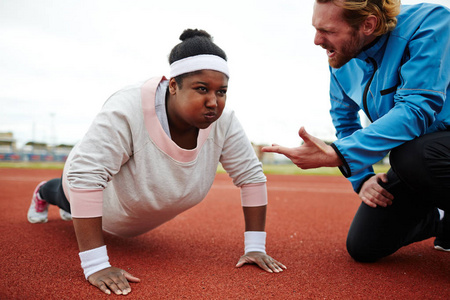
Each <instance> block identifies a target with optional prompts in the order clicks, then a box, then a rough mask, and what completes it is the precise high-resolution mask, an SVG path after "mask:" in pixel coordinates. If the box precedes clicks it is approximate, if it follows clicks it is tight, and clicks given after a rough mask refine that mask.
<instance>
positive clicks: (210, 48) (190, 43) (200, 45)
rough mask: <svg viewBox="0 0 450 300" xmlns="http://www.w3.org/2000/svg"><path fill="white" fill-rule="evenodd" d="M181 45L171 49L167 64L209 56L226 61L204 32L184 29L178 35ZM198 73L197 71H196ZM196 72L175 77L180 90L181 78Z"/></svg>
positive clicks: (223, 53)
mask: <svg viewBox="0 0 450 300" xmlns="http://www.w3.org/2000/svg"><path fill="white" fill-rule="evenodd" d="M180 40H181V43H179V44H178V45H176V46H175V47H173V49H172V51H170V54H169V64H172V63H174V62H176V61H177V60H180V59H183V58H186V57H190V56H195V55H200V54H211V55H216V56H219V57H221V58H223V59H225V60H227V55H226V54H225V52H224V51H223V50H222V49H220V47H219V46H217V45H216V44H214V42H213V38H212V37H211V35H210V34H209V33H208V32H206V31H205V30H201V29H186V30H184V31H183V33H182V34H181V35H180ZM197 72H198V71H197ZM194 73H196V72H191V73H186V74H181V75H179V76H177V77H175V81H176V82H177V84H178V85H179V86H180V88H181V84H182V81H183V78H184V77H186V76H189V75H192V74H194Z"/></svg>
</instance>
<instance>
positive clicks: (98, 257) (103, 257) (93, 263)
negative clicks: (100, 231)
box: [78, 246, 111, 280]
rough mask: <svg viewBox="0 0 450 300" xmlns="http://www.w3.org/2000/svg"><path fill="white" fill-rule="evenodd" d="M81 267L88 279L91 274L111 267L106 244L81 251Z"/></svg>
mask: <svg viewBox="0 0 450 300" xmlns="http://www.w3.org/2000/svg"><path fill="white" fill-rule="evenodd" d="M78 255H79V256H80V259H81V267H82V268H83V271H84V277H85V278H86V280H87V279H88V277H89V276H90V275H91V274H94V273H95V272H98V271H100V270H103V269H106V268H109V267H111V265H110V264H109V257H108V254H107V253H106V246H101V247H98V248H95V249H91V250H87V251H83V252H80V253H79V254H78Z"/></svg>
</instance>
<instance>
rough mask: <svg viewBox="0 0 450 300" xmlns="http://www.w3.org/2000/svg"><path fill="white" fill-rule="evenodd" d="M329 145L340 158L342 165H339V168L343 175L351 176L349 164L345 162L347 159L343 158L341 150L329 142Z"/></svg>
mask: <svg viewBox="0 0 450 300" xmlns="http://www.w3.org/2000/svg"><path fill="white" fill-rule="evenodd" d="M331 147H332V148H333V149H334V151H336V153H337V155H338V156H339V158H340V159H341V161H342V163H343V165H342V166H339V170H340V171H341V173H342V175H344V176H345V178H348V177H350V176H352V171H351V170H350V167H349V165H348V164H347V161H346V160H345V158H344V156H343V155H342V153H341V151H339V149H338V148H337V147H336V145H335V144H334V143H332V144H331Z"/></svg>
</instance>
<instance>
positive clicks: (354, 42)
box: [328, 31, 364, 69]
mask: <svg viewBox="0 0 450 300" xmlns="http://www.w3.org/2000/svg"><path fill="white" fill-rule="evenodd" d="M363 46H364V41H363V40H362V39H359V38H358V36H357V32H356V31H355V32H354V34H353V36H352V37H351V39H350V40H349V41H348V43H347V44H346V45H345V46H344V47H342V49H341V51H339V52H337V51H334V56H333V57H329V58H328V64H329V65H330V66H331V67H332V68H335V69H338V68H340V67H342V66H343V65H345V64H346V63H348V62H349V61H350V60H351V59H352V58H354V57H356V56H357V55H358V54H359V52H361V49H362V48H363Z"/></svg>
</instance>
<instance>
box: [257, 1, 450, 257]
mask: <svg viewBox="0 0 450 300" xmlns="http://www.w3.org/2000/svg"><path fill="white" fill-rule="evenodd" d="M312 25H313V26H314V27H315V29H316V35H315V39H314V43H315V44H316V45H319V46H321V47H322V48H324V49H325V50H326V53H327V56H328V62H329V65H330V74H331V79H330V101H331V110H330V113H331V116H332V120H333V124H334V126H335V128H336V136H337V138H338V139H337V140H336V141H335V142H334V143H333V144H332V145H326V144H325V143H324V142H323V141H321V140H320V139H318V138H316V137H313V136H311V135H309V134H308V133H307V132H306V130H305V129H304V128H303V127H302V128H301V129H300V131H299V135H300V137H301V138H302V139H303V141H304V143H303V145H301V146H300V147H297V148H285V147H282V146H279V145H272V146H270V147H264V148H263V149H262V150H263V151H265V152H276V153H280V154H284V155H286V156H287V157H288V158H290V159H291V160H292V162H293V163H295V164H296V165H297V166H299V167H300V168H303V169H309V168H318V167H339V169H340V170H341V172H342V174H343V175H344V176H346V177H347V178H348V179H349V180H350V182H351V183H352V186H353V188H354V190H355V192H357V193H358V195H359V197H360V198H361V200H362V203H361V206H360V208H359V209H358V211H357V213H356V215H355V218H354V220H353V222H352V225H351V227H350V230H349V233H348V237H347V249H348V252H349V254H350V255H351V256H352V257H353V258H354V259H355V260H357V261H363V262H372V261H376V260H378V259H380V258H382V257H385V256H387V255H390V254H392V253H394V252H395V251H397V250H398V249H399V248H401V247H403V246H406V245H408V244H411V243H413V242H416V241H420V240H424V239H427V238H430V237H437V238H436V239H435V248H437V249H440V250H446V251H450V99H448V100H447V99H446V98H448V96H449V82H450V41H449V37H450V11H449V9H447V8H445V7H443V6H439V5H432V4H419V5H413V6H401V5H400V1H399V0H368V1H362V0H316V2H315V5H314V13H313V18H312ZM446 100H447V101H446ZM359 110H363V111H364V113H365V114H366V116H367V117H368V119H369V120H370V121H371V124H370V125H369V126H367V127H366V128H362V126H361V124H360V120H359V115H358V112H359ZM389 152H390V164H391V168H390V170H389V171H388V172H387V174H375V173H374V172H373V168H372V165H373V164H374V163H376V162H378V161H380V160H381V159H383V158H384V157H385V156H386V155H387V154H388V153H389ZM438 208H440V209H442V210H441V211H439V210H438ZM443 211H447V213H448V214H444V213H443ZM442 215H443V218H442Z"/></svg>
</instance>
